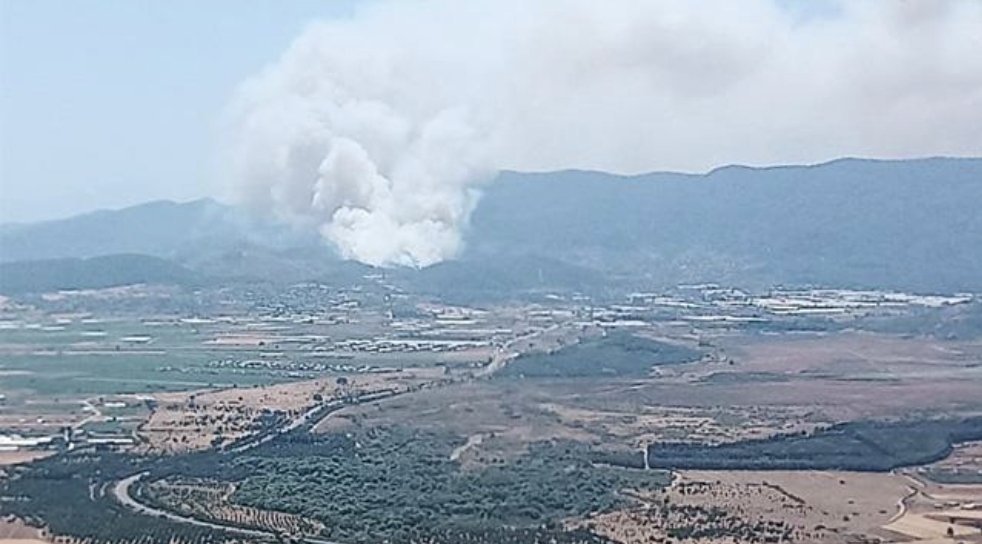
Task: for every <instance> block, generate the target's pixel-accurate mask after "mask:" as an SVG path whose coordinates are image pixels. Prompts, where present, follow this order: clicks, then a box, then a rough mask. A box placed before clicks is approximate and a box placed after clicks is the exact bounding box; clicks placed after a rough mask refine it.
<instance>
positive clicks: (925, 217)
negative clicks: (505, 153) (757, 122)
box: [469, 159, 982, 290]
mask: <svg viewBox="0 0 982 544" xmlns="http://www.w3.org/2000/svg"><path fill="white" fill-rule="evenodd" d="M980 203H982V160H980V159H925V160H911V161H870V160H854V159H845V160H839V161H834V162H831V163H826V164H822V165H817V166H801V167H797V166H794V167H778V168H765V169H755V168H746V167H726V168H721V169H718V170H715V171H713V172H711V173H709V174H706V175H702V176H697V175H684V174H672V173H655V174H647V175H642V176H634V177H622V176H614V175H610V174H604V173H598V172H575V171H574V172H554V173H545V174H517V173H509V174H505V175H503V176H502V177H501V179H500V180H499V182H498V183H497V184H495V185H494V186H492V187H491V189H490V190H488V192H487V193H486V194H485V196H484V198H483V200H482V201H481V203H480V205H479V206H478V209H477V210H476V212H475V214H474V217H473V220H472V225H471V231H470V235H469V243H470V248H469V252H470V254H471V255H484V256H491V255H494V256H498V257H499V258H501V257H502V256H505V255H521V254H538V255H543V256H548V257H554V258H560V259H563V260H566V261H567V262H571V263H577V264H580V265H585V266H591V267H594V268H597V269H602V270H606V271H608V272H615V273H619V274H620V273H630V274H634V275H636V276H638V277H644V276H648V277H650V278H651V279H652V280H653V281H658V282H665V283H672V282H679V281H701V280H711V281H733V282H736V283H747V282H760V283H765V284H772V283H782V282H783V283H816V284H830V285H856V286H883V287H896V288H905V289H920V290H935V289H942V290H959V289H974V290H982V212H980V210H979V204H980Z"/></svg>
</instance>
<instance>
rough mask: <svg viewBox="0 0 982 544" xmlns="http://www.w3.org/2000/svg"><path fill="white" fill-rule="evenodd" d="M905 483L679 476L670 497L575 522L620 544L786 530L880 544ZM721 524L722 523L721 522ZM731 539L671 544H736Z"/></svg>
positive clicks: (817, 476)
mask: <svg viewBox="0 0 982 544" xmlns="http://www.w3.org/2000/svg"><path fill="white" fill-rule="evenodd" d="M908 492H909V491H908V482H907V480H906V479H905V478H903V477H902V476H898V475H894V474H862V473H853V472H831V471H830V472H825V471H795V472H792V471H767V472H757V471H681V472H679V473H677V474H676V477H675V480H674V481H673V484H672V486H671V488H669V489H668V491H667V493H664V494H660V493H653V494H652V493H648V494H645V493H638V494H637V495H636V496H637V498H638V502H637V503H636V504H635V505H633V506H631V507H629V508H626V509H624V510H620V511H616V512H612V513H609V514H603V515H599V516H593V517H591V518H589V519H587V520H578V521H574V522H572V523H571V524H572V525H581V524H584V523H586V524H590V525H591V526H593V527H594V528H595V529H596V530H598V531H599V532H601V533H603V534H605V535H608V536H610V537H612V538H615V539H617V540H619V541H621V542H624V543H625V544H642V543H647V542H664V541H667V540H668V539H669V535H670V533H669V530H670V529H673V528H674V529H676V530H677V529H679V528H685V527H687V526H695V527H696V528H704V527H705V526H707V525H709V524H712V523H718V524H719V526H720V527H733V526H739V525H741V524H745V525H749V526H754V525H757V524H761V525H767V524H770V525H773V526H778V525H780V526H781V527H785V528H787V529H786V530H787V531H788V532H789V536H790V538H791V541H793V542H810V543H821V544H847V543H856V542H864V541H874V540H875V539H878V538H879V539H882V538H883V537H884V535H885V533H884V532H883V531H882V529H881V527H882V526H883V525H884V524H886V523H888V522H889V521H890V520H891V519H892V517H893V516H895V515H896V514H897V512H898V511H899V509H900V501H901V500H902V499H903V497H905V496H906V495H907V494H908ZM666 500H667V501H668V502H669V503H670V504H672V505H674V506H675V507H676V508H683V509H684V508H700V509H702V510H703V511H707V510H711V511H714V512H716V520H717V521H711V522H707V521H703V520H699V519H698V518H697V517H696V516H697V515H689V516H686V515H684V514H683V515H677V514H674V515H666V514H664V513H663V511H661V510H660V509H659V505H660V504H662V503H664V501H666ZM719 520H723V521H719ZM743 541H744V540H742V539H741V538H735V537H733V536H716V537H702V538H687V539H681V540H676V542H693V543H694V542H699V543H714V544H723V543H726V544H735V543H738V542H743Z"/></svg>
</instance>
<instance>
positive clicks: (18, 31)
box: [0, 0, 351, 222]
mask: <svg viewBox="0 0 982 544" xmlns="http://www.w3.org/2000/svg"><path fill="white" fill-rule="evenodd" d="M350 11H351V5H350V3H349V2H338V1H333V2H328V1H322V2H315V1H291V2H280V1H274V0H248V1H228V0H225V1H214V0H212V1H207V2H201V1H193V0H155V1H147V2H143V1H140V2H135V1H129V0H113V1H108V0H104V1H70V0H64V1H52V0H0V222H8V221H29V220H37V219H46V218H54V217H61V216H65V215H69V214H74V213H77V212H80V211H86V210H91V209H95V208H102V207H118V206H123V205H127V204H131V203H136V202H141V201H144V200H147V199H150V198H172V199H182V200H183V199H190V198H196V197H199V196H203V195H207V194H213V193H215V191H216V188H215V187H214V183H215V181H214V178H213V176H211V175H210V174H209V171H210V170H211V166H210V164H209V163H210V162H211V161H212V160H213V159H212V158H211V157H212V156H213V149H211V148H212V147H213V142H212V140H213V139H214V129H215V125H216V123H217V120H218V118H219V116H220V115H221V111H222V108H223V106H224V104H225V102H226V100H227V99H228V97H229V95H230V94H231V92H232V90H233V89H234V87H235V86H236V85H237V84H238V83H239V82H241V81H242V80H243V79H244V78H246V77H248V76H249V75H251V74H254V73H256V72H257V71H259V70H260V69H261V68H262V67H263V66H264V65H265V64H267V63H269V62H272V61H274V60H275V59H276V58H277V57H278V56H279V55H280V54H281V53H282V51H283V50H284V49H285V48H286V47H287V46H288V45H289V44H290V42H291V41H292V40H293V38H294V37H295V36H296V35H298V34H299V33H300V32H301V30H302V29H303V28H304V27H305V26H306V24H308V23H309V22H310V21H312V20H314V19H318V18H327V17H343V16H345V15H346V14H348V13H349V12H350Z"/></svg>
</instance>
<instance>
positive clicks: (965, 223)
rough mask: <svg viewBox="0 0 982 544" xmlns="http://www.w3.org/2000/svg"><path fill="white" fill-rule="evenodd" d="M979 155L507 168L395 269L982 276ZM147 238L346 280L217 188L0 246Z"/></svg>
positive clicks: (881, 280) (111, 249) (130, 246)
mask: <svg viewBox="0 0 982 544" xmlns="http://www.w3.org/2000/svg"><path fill="white" fill-rule="evenodd" d="M980 204H982V159H923V160H903V161H873V160H857V159H843V160H838V161H833V162H830V163H826V164H821V165H815V166H788V167H775V168H747V167H739V166H731V167H725V168H720V169H717V170H715V171H713V172H710V173H708V174H705V175H689V174H676V173H653V174H646V175H640V176H617V175H612V174H605V173H602V172H581V171H567V172H548V173H537V174H520V173H511V172H506V173H502V174H501V175H500V176H499V179H498V180H497V182H496V183H493V184H491V185H490V186H489V187H488V188H487V190H486V191H485V194H484V196H483V197H482V199H481V201H480V203H479V204H478V207H477V209H476V211H475V212H474V215H473V217H472V220H471V225H470V228H469V229H468V232H467V233H466V241H467V250H466V251H465V253H464V254H463V255H461V258H460V259H459V260H457V261H453V262H448V263H442V264H440V265H436V266H433V267H430V268H427V269H424V270H422V271H410V270H400V271H396V272H393V274H392V277H393V278H395V279H398V280H399V281H400V282H401V283H403V284H404V285H405V286H406V287H409V288H416V289H419V290H421V291H423V292H430V293H446V292H450V291H454V292H457V293H460V294H462V295H464V296H466V295H467V294H468V293H477V294H483V293H487V292H492V291H494V292H508V291H515V290H517V291H528V290H538V291H543V290H552V289H558V288H564V287H565V288H568V289H576V290H591V287H597V288H606V287H608V286H610V285H613V284H617V285H621V286H628V287H629V286H631V285H636V286H658V285H671V284H677V283H682V282H692V281H715V282H721V283H729V284H736V285H743V286H748V287H752V286H757V285H759V286H769V285H774V284H778V283H783V284H796V285H800V284H817V285H828V286H852V287H885V288H896V289H904V290H915V291H962V290H971V291H982V211H980V209H979V206H980ZM119 253H142V254H147V255H152V256H158V257H165V258H168V259H171V260H173V262H175V263H178V264H180V265H183V266H185V267H186V268H189V269H191V270H194V271H196V272H198V273H201V274H202V275H204V276H208V277H211V278H226V280H228V281H238V280H246V281H254V280H266V281H270V280H271V281H277V282H295V281H303V280H307V279H311V280H319V281H329V282H345V281H348V280H350V279H351V278H353V277H360V275H361V274H363V272H364V270H367V268H366V267H358V266H355V267H352V266H344V265H345V264H351V263H340V262H338V259H337V258H336V257H335V256H334V254H333V252H332V251H331V250H330V249H329V248H327V247H325V244H324V242H323V241H321V240H319V239H317V237H316V235H315V234H314V233H310V234H306V235H298V234H297V233H295V232H293V231H291V230H290V229H288V228H286V227H283V226H282V225H276V224H272V223H266V222H263V221H261V220H256V219H252V218H250V217H249V216H248V215H247V214H245V213H244V212H242V211H240V210H236V209H232V208H229V207H227V206H224V205H222V204H219V203H216V202H214V201H211V200H200V201H195V202H189V203H184V204H175V203H172V202H151V203H147V204H144V205H141V206H136V207H133V208H127V209H124V210H117V211H103V212H96V213H92V214H87V215H83V216H79V217H75V218H70V219H66V220H61V221H50V222H45V223H37V224H31V225H6V226H2V227H0V261H19V260H38V259H52V258H55V259H57V258H78V257H93V256H99V255H106V254H119Z"/></svg>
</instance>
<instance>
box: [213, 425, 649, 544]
mask: <svg viewBox="0 0 982 544" xmlns="http://www.w3.org/2000/svg"><path fill="white" fill-rule="evenodd" d="M462 442H463V441H462V440H461V439H460V438H459V437H456V436H454V435H449V434H441V433H434V432H424V431H419V430H411V429H406V428H401V427H393V428H382V429H372V430H368V431H362V432H359V433H357V434H354V435H341V434H339V435H326V436H324V437H318V438H311V437H309V436H308V437H303V438H300V437H295V439H294V440H290V441H288V440H278V441H276V443H275V444H269V445H264V446H262V447H260V448H256V449H255V450H253V451H251V452H249V454H248V455H245V456H242V457H240V458H238V459H236V460H235V461H234V462H233V463H232V464H231V465H230V469H232V470H234V469H236V467H248V469H249V472H250V474H249V476H248V477H247V478H245V480H244V481H243V482H241V483H240V484H239V486H238V490H237V491H236V493H235V495H234V496H233V500H234V501H236V502H238V503H240V504H243V505H247V506H255V507H259V508H268V509H272V510H278V511H282V512H289V513H292V514H297V515H300V516H303V517H305V518H310V519H315V520H319V521H322V522H324V524H325V525H326V526H327V529H326V530H325V535H324V536H325V537H327V538H331V539H334V540H340V541H345V542H374V541H382V540H389V541H392V542H431V541H434V542H435V541H439V542H448V541H447V540H442V539H441V538H442V537H440V535H446V534H450V533H454V534H468V535H471V537H468V538H455V539H454V540H452V541H453V542H465V541H472V542H481V541H484V542H492V541H493V542H498V541H499V540H491V541H488V540H481V538H479V537H478V536H475V535H479V534H483V533H486V532H488V531H494V530H496V529H500V528H501V527H515V528H523V529H529V530H530V531H532V532H530V533H528V534H527V535H526V536H525V537H523V538H529V539H530V540H523V541H522V542H528V543H531V542H535V541H536V539H538V538H539V537H542V536H545V534H546V533H548V534H549V535H551V536H550V538H553V537H555V538H557V539H558V540H557V541H564V540H562V539H563V538H566V537H565V536H563V534H564V533H563V531H562V530H561V529H560V528H559V526H558V520H560V519H562V518H565V517H569V516H582V515H585V514H587V513H590V512H598V511H607V510H610V509H612V508H614V507H616V506H618V505H620V504H622V501H623V499H622V498H621V497H620V496H619V495H618V494H617V491H618V490H619V489H622V488H624V487H625V486H627V485H630V486H632V487H637V486H639V485H644V486H649V487H653V488H658V487H662V486H664V485H665V484H667V482H668V475H667V474H666V473H662V472H660V471H651V472H647V473H644V474H643V475H640V476H639V475H638V474H636V473H631V472H627V471H624V470H622V469H616V468H610V467H596V466H593V465H592V464H591V462H590V459H589V454H588V452H587V450H586V448H585V447H584V446H583V445H580V444H576V443H572V442H570V443H539V444H534V445H533V446H532V447H531V448H530V450H529V451H528V452H527V454H526V455H523V456H521V457H519V458H516V459H513V460H511V461H508V462H503V463H502V464H497V465H492V466H488V467H484V468H473V469H466V470H465V469H462V468H461V467H460V465H459V464H458V463H457V462H456V461H452V460H450V455H451V452H452V451H453V449H454V448H455V447H456V446H459V445H460V444H461V443H462ZM639 477H640V478H643V479H644V480H645V481H644V482H641V481H639ZM536 531H538V532H536ZM536 535H538V536H536ZM533 537H534V538H533ZM434 539H435V540H434ZM543 541H548V539H546V540H543ZM516 542H517V541H516Z"/></svg>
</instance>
